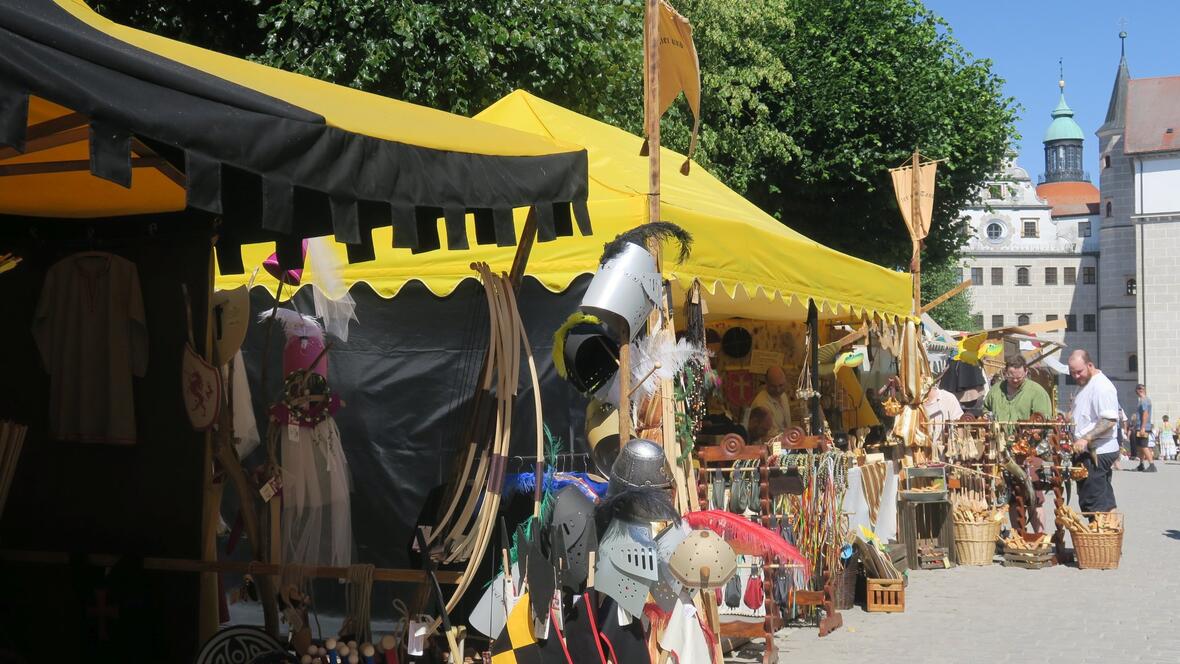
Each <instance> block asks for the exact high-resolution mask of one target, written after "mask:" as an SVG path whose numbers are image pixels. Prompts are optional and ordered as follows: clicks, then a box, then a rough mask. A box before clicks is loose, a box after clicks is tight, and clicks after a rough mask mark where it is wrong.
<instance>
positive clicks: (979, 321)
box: [971, 314, 983, 330]
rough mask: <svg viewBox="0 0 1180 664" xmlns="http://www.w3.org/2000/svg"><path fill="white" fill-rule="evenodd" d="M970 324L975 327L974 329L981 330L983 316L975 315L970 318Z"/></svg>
mask: <svg viewBox="0 0 1180 664" xmlns="http://www.w3.org/2000/svg"><path fill="white" fill-rule="evenodd" d="M971 322H972V323H973V324H974V325H975V329H977V330H982V329H983V314H975V315H974V316H972V317H971Z"/></svg>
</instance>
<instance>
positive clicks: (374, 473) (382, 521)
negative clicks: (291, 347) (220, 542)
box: [223, 276, 589, 619]
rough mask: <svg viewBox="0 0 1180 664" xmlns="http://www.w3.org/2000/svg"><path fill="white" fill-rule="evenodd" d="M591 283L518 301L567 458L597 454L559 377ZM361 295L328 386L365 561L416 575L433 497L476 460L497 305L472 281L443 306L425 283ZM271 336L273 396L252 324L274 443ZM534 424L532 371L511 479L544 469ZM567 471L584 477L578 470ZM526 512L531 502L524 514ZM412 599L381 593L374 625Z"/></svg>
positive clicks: (261, 415) (536, 288) (255, 381)
mask: <svg viewBox="0 0 1180 664" xmlns="http://www.w3.org/2000/svg"><path fill="white" fill-rule="evenodd" d="M588 283H589V276H584V277H582V278H579V279H577V280H576V281H575V282H574V283H573V284H572V285H571V286H570V287H569V288H568V289H567V290H565V291H564V292H562V293H553V292H550V291H549V290H547V289H545V288H544V287H543V286H541V285H540V283H539V282H537V281H536V280H534V279H532V278H529V277H526V278H525V280H524V283H523V284H522V287H521V290H520V294H519V296H518V301H519V306H520V311H521V317H522V319H523V321H524V324H525V327H526V330H527V332H528V336H529V342H530V344H531V345H532V349H533V353H534V355H535V358H536V362H537V369H538V372H539V374H540V381H541V400H542V407H543V412H544V418H545V424H546V425H547V426H548V427H549V429H550V431H551V432H552V433H553V435H555V436H557V437H560V438H561V439H562V441H563V444H564V450H565V451H567V452H568V451H571V450H572V451H573V452H584V451H585V435H584V433H583V421H584V413H585V407H586V400H585V398H584V397H582V396H581V395H579V394H578V393H577V391H575V390H574V389H573V388H572V387H570V386H569V384H568V383H567V382H566V381H565V380H563V379H562V378H560V377H559V376H557V374H556V372H555V371H554V369H553V361H552V359H551V352H552V346H553V332H554V331H555V330H556V329H557V328H558V327H560V326H561V324H562V323H563V322H564V321H565V319H566V317H567V316H569V314H570V313H571V312H572V311H573V310H574V309H575V308H577V306H578V303H579V302H581V299H582V294H583V293H584V292H585V289H586V285H587V284H588ZM351 294H352V296H353V298H354V299H355V300H356V305H357V306H356V314H357V318H358V321H357V322H355V323H353V324H352V327H351V328H350V333H349V338H348V341H347V342H341V341H339V340H334V339H333V338H332V337H329V339H330V340H332V347H331V349H330V350H329V351H328V363H329V366H328V377H329V384H330V385H331V386H332V389H333V391H335V392H336V393H337V394H339V395H340V397H341V398H342V399H343V400H344V402H345V405H344V407H343V408H342V409H341V410H340V411H339V412H338V413H337V415H336V422H337V425H338V426H339V428H340V435H341V441H342V446H343V448H344V452H345V455H346V456H347V458H348V463H349V470H350V472H351V474H352V528H353V539H354V541H355V543H356V551H355V555H354V559H355V560H358V561H361V562H366V563H373V564H376V565H377V566H379V567H399V568H404V567H408V566H416V560H414V559H412V557H411V551H410V538H411V536H412V533H413V528H414V526H415V524H416V523H417V522H418V521H419V518H420V515H421V513H422V512H423V506H424V505H425V504H426V502H427V499H428V496H431V495H432V492H433V494H436V495H434V496H431V497H433V498H435V499H437V497H438V496H437V494H439V493H441V491H440V490H439V489H440V487H441V486H442V485H443V484H445V483H446V482H447V480H448V479H449V473H450V472H451V467H452V464H453V463H454V461H455V459H456V457H457V456H458V455H460V454H462V453H463V452H464V451H465V450H466V442H465V441H461V440H460V438H461V435H462V432H463V424H464V421H465V417H466V415H467V413H468V406H469V405H470V398H471V395H472V394H473V390H474V388H475V385H476V384H477V379H478V374H479V369H480V366H481V362H482V359H483V353H484V350H485V349H486V346H487V337H488V317H487V302H486V298H485V295H484V293H483V288H482V286H480V285H479V283H478V282H476V281H472V280H468V281H465V282H463V283H462V284H460V285H459V287H458V288H457V289H456V290H455V291H454V292H453V293H452V294H450V295H449V296H446V297H441V298H440V297H437V296H435V295H434V294H432V293H431V292H430V291H429V290H428V289H426V287H425V286H423V285H422V284H421V283H420V282H416V281H415V282H410V283H409V284H408V285H407V286H406V287H405V288H403V289H402V290H401V291H400V292H399V293H398V294H397V296H396V297H394V298H391V299H384V298H381V297H380V296H378V295H377V294H376V293H375V292H373V290H372V289H371V288H369V287H368V286H367V285H366V284H363V283H361V284H357V285H356V286H354V287H353V288H352V290H351ZM272 296H273V293H267V292H266V291H265V290H264V289H262V288H258V287H255V288H254V289H253V292H252V293H251V309H252V311H253V312H254V314H255V315H257V314H258V313H259V312H262V311H264V310H269V309H270V308H272V307H273V306H274V299H273V297H272ZM294 302H295V306H297V307H298V308H299V310H300V311H303V312H305V313H306V312H311V311H312V299H311V293H310V291H309V289H307V288H304V289H302V290H300V291H299V292H298V294H297V295H296V297H295V298H294ZM283 306H285V307H288V308H290V307H291V306H292V305H290V304H284V305H283ZM270 335H271V337H270V341H269V351H268V353H267V360H266V361H267V362H268V368H267V372H266V373H267V377H266V380H267V387H266V389H264V390H260V389H258V385H259V381H260V379H261V375H260V374H261V368H262V352H263V346H264V345H265V344H266V341H265V340H266V325H265V324H258V323H255V324H253V325H251V327H250V330H249V333H248V335H247V338H246V343H245V345H244V347H243V356H244V358H245V361H246V366H247V368H248V372H249V375H250V384H251V386H252V389H253V399H254V407H255V412H256V416H257V418H258V424H259V427H260V432H261V433H262V435H263V440H265V438H266V433H265V426H266V419H265V418H266V415H265V412H266V404H267V403H268V402H269V401H272V400H273V399H274V396H275V395H277V394H278V393H279V391H280V389H281V380H282V376H281V373H282V371H281V366H282V358H281V352H282V347H283V345H284V343H285V338H284V336H283V333H282V331H281V329H280V328H279V327H278V326H276V327H275V328H274V329H273V330H272V331H271V333H270ZM533 421H534V416H533V396H532V389H531V386H530V384H529V378H528V372H527V367H526V366H525V365H524V364H523V362H522V369H521V382H520V393H519V395H518V396H517V400H516V408H515V410H514V413H513V432H512V443H511V454H512V455H513V456H518V457H521V458H519V459H512V460H510V461H509V464H508V472H509V473H514V472H516V473H519V472H530V471H531V469H532V459H533V458H534V454H535V438H534V436H535V430H534V426H533ZM263 462H264V456H263V453H262V451H261V450H258V451H256V452H255V453H253V454H252V455H250V457H248V458H247V459H246V465H247V468H248V469H249V468H250V467H253V466H255V465H258V464H261V463H263ZM567 468H572V469H574V470H582V468H583V467H582V465H581V464H580V463H579V462H570V465H569V466H567ZM227 497H228V494H227ZM521 502H525V501H523V500H521V501H518V502H517V506H520V503H521ZM506 503H507V501H506ZM530 505H531V503H530ZM520 511H522V513H521V514H520V515H519V516H521V517H523V516H527V513H523V512H527V510H520ZM223 512H224V513H225V514H226V516H227V519H228V518H229V517H230V515H231V514H232V512H231V511H229V510H228V509H227V510H223ZM431 522H432V520H431V519H430V518H426V519H424V520H423V523H431ZM413 558H416V556H414V557H413ZM484 568H485V569H483V570H482V571H483V573H484V574H487V573H489V572H490V570H491V562H490V559H489V562H488V563H487V564H486V565H485V566H484ZM333 585H334V584H317V598H316V600H317V603H318V605H319V606H320V607H321V608H322V609H327V610H329V611H330V610H333V609H337V608H339V602H340V596H341V593H340V592H339V588H333ZM481 587H482V583H477V584H476V585H475V586H474V588H475V589H473V590H471V591H470V592H469V593H468V595H469V597H468V598H467V600H469V601H474V600H476V599H478V596H479V595H480V594H481V591H480V590H478V588H481ZM444 590H445V589H444ZM407 592H408V589H407V588H404V587H403V588H396V587H393V586H391V585H390V584H377V585H376V586H375V588H374V601H373V606H374V615H375V616H380V617H385V616H389V615H390V613H391V609H390V608H389V606H390V599H391V598H392V597H393V596H394V595H395V594H397V595H402V596H405V595H406V593H407ZM456 615H457V617H458V618H460V619H464V618H465V616H466V613H465V612H464V610H463V608H462V607H461V608H460V609H459V610H458V611H457V612H456Z"/></svg>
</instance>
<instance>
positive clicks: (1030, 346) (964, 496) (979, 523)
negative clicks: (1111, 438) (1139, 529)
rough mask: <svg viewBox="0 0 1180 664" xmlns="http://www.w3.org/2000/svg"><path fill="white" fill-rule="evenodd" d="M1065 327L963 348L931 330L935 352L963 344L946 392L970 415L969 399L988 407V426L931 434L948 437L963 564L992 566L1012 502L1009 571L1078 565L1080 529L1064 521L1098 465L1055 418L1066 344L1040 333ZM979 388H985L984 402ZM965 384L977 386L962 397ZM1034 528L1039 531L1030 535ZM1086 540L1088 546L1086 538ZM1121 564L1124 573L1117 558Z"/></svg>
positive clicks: (999, 336)
mask: <svg viewBox="0 0 1180 664" xmlns="http://www.w3.org/2000/svg"><path fill="white" fill-rule="evenodd" d="M1060 327H1061V323H1060V322H1049V323H1044V324H1034V325H1029V326H1022V327H1016V328H1000V329H995V330H984V331H982V332H979V333H974V334H962V335H960V338H959V339H958V341H957V342H954V341H953V339H950V337H951V335H949V334H948V333H946V332H944V331H942V330H941V329H940V328H937V327H936V326H928V330H927V332H928V335H929V338H928V347H931V348H939V347H945V345H946V344H947V343H948V342H953V343H956V345H957V347H956V348H955V349H954V350H953V351H952V353H951V354H948V359H949V361H948V362H947V363H946V369H945V371H944V374H943V378H942V382H941V384H942V385H943V386H944V387H946V388H949V389H948V390H945V391H949V390H956V393H957V394H959V395H960V398H961V399H962V402H961V403H960V406H961V407H964V409H966V407H967V403H966V402H967V401H975V400H978V401H980V402H982V409H983V418H982V419H976V418H974V417H972V416H971V415H968V414H964V415H963V416H962V418H961V419H959V420H953V419H950V420H947V421H945V422H943V423H942V426H941V427H935V426H932V427H931V430H932V432H933V431H936V430H937V429H938V428H941V429H942V431H941V434H942V437H943V441H942V442H943V447H944V449H945V455H944V456H943V460H944V461H945V463H946V467H947V474H948V484H949V485H950V486H952V500H953V501H954V502H955V504H956V507H955V513H954V514H955V516H954V519H955V529H956V547H957V549H958V550H959V552H960V556H963V555H964V553H965V552H968V551H970V550H972V549H974V550H977V554H976V555H971V560H972V561H974V562H972V564H991V562H992V555H991V546H989V545H988V544H987V542H989V540H990V543H991V545H994V543H995V541H996V540H997V539H998V537H999V532H1000V529H1001V527H1002V523H1001V521H1002V516H1001V508H1002V507H1003V506H1004V505H1005V504H1006V505H1007V507H1008V510H1007V511H1008V516H1009V519H1008V522H1009V527H1010V529H1011V532H1010V534H1009V535H1008V537H1007V538H1006V539H1004V540H1003V550H1004V564H1005V565H1011V566H1018V567H1025V568H1031V569H1039V568H1042V567H1046V566H1050V565H1054V564H1058V563H1064V562H1067V561H1068V560H1069V559H1070V552H1069V551H1068V550H1067V549H1066V546H1065V538H1064V535H1065V532H1066V530H1075V529H1073V528H1072V527H1071V526H1070V523H1071V522H1070V520H1069V519H1063V514H1065V512H1063V510H1068V507H1066V506H1067V504H1068V501H1069V497H1070V495H1071V493H1072V489H1073V485H1074V483H1075V482H1079V481H1084V480H1085V479H1086V478H1087V475H1088V471H1087V468H1086V467H1085V462H1087V461H1089V459H1088V458H1087V456H1086V455H1085V454H1079V453H1077V452H1076V450H1074V449H1073V447H1072V445H1073V438H1074V433H1073V426H1071V424H1070V423H1068V422H1066V421H1065V419H1064V417H1063V416H1061V415H1055V413H1056V410H1057V409H1056V407H1055V404H1054V402H1055V400H1056V389H1055V386H1056V383H1057V377H1058V376H1059V375H1061V374H1062V373H1064V372H1065V370H1066V368H1065V366H1064V365H1063V364H1062V363H1061V362H1060V360H1058V359H1057V358H1056V354H1057V353H1058V351H1059V350H1060V349H1061V348H1062V346H1061V344H1060V343H1058V342H1056V341H1053V340H1052V337H1049V338H1046V337H1045V336H1041V335H1045V334H1047V333H1053V332H1056V331H1059V330H1060ZM931 328H934V329H933V330H932V329H931ZM939 349H940V350H941V348H939ZM972 373H974V374H975V375H977V376H978V378H972V377H971V375H972ZM989 382H990V383H991V385H990V389H987V388H988V385H987V383H989ZM974 385H980V386H981V387H983V388H984V389H985V390H986V396H985V397H984V398H980V395H979V394H978V393H977V392H976V391H975V390H974V388H973V387H972V386H974ZM960 386H968V388H967V389H965V390H957V388H958V387H960ZM1045 386H1048V388H1047V389H1046V387H1045ZM940 396H941V395H940ZM942 410H944V411H946V410H948V409H947V408H945V407H944V408H942ZM1046 490H1052V491H1053V494H1054V511H1053V513H1054V516H1055V518H1054V522H1055V524H1056V528H1055V530H1054V531H1053V532H1052V533H1051V534H1049V533H1046V532H1045V528H1044V525H1043V523H1044V519H1046V518H1048V516H1047V514H1048V512H1047V510H1044V511H1043V510H1042V509H1041V507H1042V505H1043V501H1044V492H1045V491H1046ZM1112 524H1113V522H1112ZM1075 525H1076V524H1075ZM1030 526H1031V529H1032V531H1033V532H1031V533H1029V532H1026V529H1028V528H1029V527H1030ZM1118 528H1121V521H1120V525H1119V526H1118ZM1109 529H1110V531H1111V532H1114V531H1115V529H1116V527H1115V526H1113V525H1111V526H1110V528H1109ZM1083 532H1084V531H1083ZM1120 532H1121V531H1120ZM1075 539H1076V538H1075ZM1082 539H1083V542H1085V541H1086V538H1085V536H1084V534H1083V537H1082ZM1075 546H1076V545H1075ZM1089 551H1090V550H1089V549H1087V551H1086V554H1088V553H1089ZM1086 554H1078V563H1079V566H1080V567H1083V568H1086V567H1093V566H1095V565H1094V564H1092V563H1089V562H1083V560H1082V559H1083V557H1085V556H1086ZM1113 560H1114V564H1116V565H1117V556H1115V557H1114V559H1113Z"/></svg>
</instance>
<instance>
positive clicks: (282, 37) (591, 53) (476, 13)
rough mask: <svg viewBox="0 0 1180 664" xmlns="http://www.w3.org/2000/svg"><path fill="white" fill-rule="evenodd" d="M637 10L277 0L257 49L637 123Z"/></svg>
mask: <svg viewBox="0 0 1180 664" xmlns="http://www.w3.org/2000/svg"><path fill="white" fill-rule="evenodd" d="M642 12H643V7H642V2H641V1H640V0H594V1H591V0H563V1H561V2H545V1H538V0H480V1H473V0H467V1H452V2H434V1H433V0H334V1H331V2H329V1H319V0H279V1H278V2H276V3H275V4H274V5H273V6H272V7H270V9H269V10H268V11H267V12H266V13H265V14H264V15H263V17H262V22H263V24H265V25H266V26H267V28H268V34H267V37H266V41H265V51H264V52H263V53H262V55H261V59H262V60H263V61H265V62H267V63H268V64H272V65H275V66H278V67H282V68H284V69H290V70H294V71H298V72H301V73H305V74H309V75H311V76H315V77H317V78H323V79H327V80H330V81H334V82H336V83H341V84H343V85H350V86H353V87H357V88H362V89H365V90H369V91H372V92H376V93H379V94H383V95H387V96H390V97H394V98H397V99H404V100H406V101H412V102H415V103H419V104H425V105H427V106H432V107H435V108H441V109H443V110H447V111H452V112H455V113H461V114H464V115H473V114H475V113H477V112H479V111H480V110H482V109H483V108H484V107H486V106H488V105H490V104H491V103H492V102H494V101H496V100H497V99H499V98H500V97H502V96H504V95H505V94H507V93H509V92H511V91H512V90H513V89H516V88H526V89H528V90H530V91H531V92H534V93H535V94H538V95H540V96H542V97H545V98H547V99H550V100H551V101H554V102H556V103H558V104H561V105H563V106H567V107H569V108H573V109H575V110H577V111H579V112H581V113H586V114H588V115H591V116H594V117H597V118H600V119H603V120H605V121H607V122H611V123H614V124H619V125H623V126H626V127H628V128H631V129H635V128H638V127H639V126H640V125H641V120H642V117H641V115H642V110H641V109H642V85H643V84H642V67H641V62H642V57H643V51H642V39H641V35H642V30H643V26H642V22H641V21H640V20H638V18H637V17H640V16H641V15H642Z"/></svg>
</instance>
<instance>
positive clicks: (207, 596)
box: [197, 244, 222, 643]
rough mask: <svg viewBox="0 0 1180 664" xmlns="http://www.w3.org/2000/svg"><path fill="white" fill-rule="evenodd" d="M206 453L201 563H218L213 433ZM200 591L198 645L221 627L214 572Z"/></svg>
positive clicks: (208, 338)
mask: <svg viewBox="0 0 1180 664" xmlns="http://www.w3.org/2000/svg"><path fill="white" fill-rule="evenodd" d="M213 270H214V265H213V245H212V244H210V245H209V262H208V271H207V273H206V279H207V283H206V284H205V293H204V294H205V300H204V312H205V334H204V335H203V338H204V340H205V347H204V356H205V360H206V361H209V362H211V361H212V360H213V317H212V316H210V315H209V305H210V303H212V301H213ZM204 439H205V451H204V456H203V458H202V462H201V488H202V495H201V560H202V561H205V562H217V526H218V525H219V523H220V519H219V516H220V514H221V489H222V484H221V483H220V482H214V477H213V459H214V449H213V447H214V440H213V431H212V430H209V431H206V432H205V434H204ZM199 588H200V591H199V600H198V613H197V638H198V639H199V640H200V642H201V643H204V642H205V641H207V640H209V638H210V637H212V636H213V635H214V634H215V633H216V632H217V629H218V627H220V625H221V617H220V610H219V605H220V599H219V596H220V593H219V592H218V587H217V573H216V572H202V573H201V577H200V586H199Z"/></svg>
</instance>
